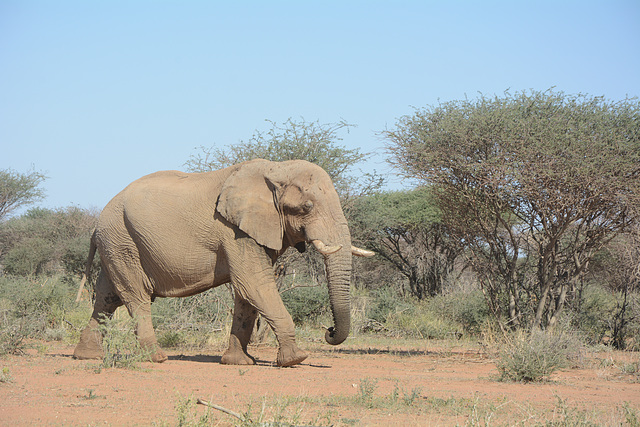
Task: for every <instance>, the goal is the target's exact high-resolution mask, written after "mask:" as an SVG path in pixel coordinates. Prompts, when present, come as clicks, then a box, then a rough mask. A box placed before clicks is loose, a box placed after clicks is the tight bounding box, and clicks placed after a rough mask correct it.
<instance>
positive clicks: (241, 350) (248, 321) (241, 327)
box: [220, 292, 258, 365]
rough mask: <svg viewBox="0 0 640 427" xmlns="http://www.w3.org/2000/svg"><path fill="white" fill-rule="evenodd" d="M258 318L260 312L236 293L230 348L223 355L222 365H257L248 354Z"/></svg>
mask: <svg viewBox="0 0 640 427" xmlns="http://www.w3.org/2000/svg"><path fill="white" fill-rule="evenodd" d="M257 316H258V310H256V308H255V307H253V306H252V305H251V304H249V302H247V301H246V300H244V299H242V298H241V297H240V296H239V295H238V293H237V292H236V293H235V305H234V308H233V323H232V324H231V335H230V336H229V348H227V350H226V351H225V352H224V354H223V355H222V360H220V362H221V363H224V364H225V365H255V363H256V361H255V359H254V358H253V357H251V356H250V355H249V353H247V346H248V345H249V340H250V339H251V333H252V332H253V327H254V325H255V323H256V317H257Z"/></svg>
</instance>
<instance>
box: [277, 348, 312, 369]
mask: <svg viewBox="0 0 640 427" xmlns="http://www.w3.org/2000/svg"><path fill="white" fill-rule="evenodd" d="M308 356H309V353H307V352H306V351H304V350H300V348H298V346H297V345H295V344H293V346H290V347H286V348H285V347H280V350H278V358H277V359H276V364H277V365H278V366H283V367H284V366H293V365H297V364H299V363H301V362H302V361H303V360H304V359H306V358H307V357H308Z"/></svg>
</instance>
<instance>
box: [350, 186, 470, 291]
mask: <svg viewBox="0 0 640 427" xmlns="http://www.w3.org/2000/svg"><path fill="white" fill-rule="evenodd" d="M352 223H353V228H354V232H355V233H356V234H357V235H358V237H359V238H360V239H361V240H363V242H364V244H365V245H366V246H367V247H368V248H370V249H372V250H373V251H375V252H376V253H377V254H378V256H379V258H382V259H383V260H385V261H387V262H388V263H390V264H391V265H392V266H393V267H394V268H395V269H396V270H397V271H398V272H400V274H402V275H403V276H404V277H405V278H406V280H407V282H408V284H409V292H410V293H411V295H413V296H415V297H416V298H418V299H422V298H425V297H429V296H435V295H438V294H440V293H441V292H442V291H443V287H444V285H445V282H446V280H447V278H448V276H449V275H450V274H451V273H452V272H453V269H454V266H455V261H456V259H457V258H458V256H459V255H460V246H459V245H457V244H455V242H454V241H453V240H452V239H451V236H450V235H449V233H448V231H447V228H446V226H445V225H444V224H442V221H441V214H440V210H439V209H438V207H437V206H435V204H434V200H433V197H432V193H431V191H430V190H429V188H417V189H414V190H409V191H392V192H383V193H377V194H373V195H369V196H366V197H361V198H360V199H359V200H358V201H357V203H356V204H355V208H354V212H353V216H352ZM369 262H379V261H369Z"/></svg>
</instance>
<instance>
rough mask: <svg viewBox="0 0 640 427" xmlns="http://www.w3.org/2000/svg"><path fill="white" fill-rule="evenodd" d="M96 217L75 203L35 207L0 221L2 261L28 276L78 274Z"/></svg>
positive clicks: (8, 269)
mask: <svg viewBox="0 0 640 427" xmlns="http://www.w3.org/2000/svg"><path fill="white" fill-rule="evenodd" d="M96 220H97V215H96V214H94V213H92V212H89V211H86V210H82V209H79V208H75V207H70V208H66V209H57V210H51V209H42V208H35V209H31V210H29V211H27V213H25V214H24V215H22V216H20V217H15V218H11V219H10V220H8V221H5V222H3V223H0V256H1V257H2V258H1V259H0V262H1V263H2V264H4V270H5V272H6V273H8V274H13V275H19V276H29V275H38V274H54V273H59V272H63V271H64V272H66V273H67V274H68V275H70V276H74V277H79V275H80V274H81V273H82V272H84V263H85V261H86V258H87V254H88V252H89V251H88V247H89V238H90V235H91V230H92V229H93V228H94V226H95V222H96ZM95 270H98V271H99V269H98V268H96V269H95Z"/></svg>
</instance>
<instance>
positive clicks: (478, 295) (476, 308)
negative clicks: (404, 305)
mask: <svg viewBox="0 0 640 427" xmlns="http://www.w3.org/2000/svg"><path fill="white" fill-rule="evenodd" d="M429 305H430V310H431V311H435V312H438V313H440V314H441V315H442V316H444V317H445V318H447V319H449V320H450V321H452V322H455V323H457V324H459V325H460V328H459V329H460V330H459V332H465V333H466V334H469V335H479V334H480V333H481V332H482V330H483V328H484V325H485V324H486V322H487V319H488V318H489V309H488V308H487V303H486V301H485V300H484V296H483V295H482V291H480V290H475V291H472V292H457V293H449V294H446V295H439V296H436V297H434V298H433V299H432V300H431V302H430V304H429Z"/></svg>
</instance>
